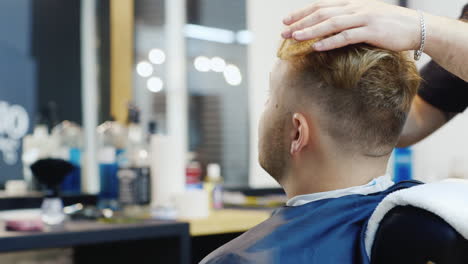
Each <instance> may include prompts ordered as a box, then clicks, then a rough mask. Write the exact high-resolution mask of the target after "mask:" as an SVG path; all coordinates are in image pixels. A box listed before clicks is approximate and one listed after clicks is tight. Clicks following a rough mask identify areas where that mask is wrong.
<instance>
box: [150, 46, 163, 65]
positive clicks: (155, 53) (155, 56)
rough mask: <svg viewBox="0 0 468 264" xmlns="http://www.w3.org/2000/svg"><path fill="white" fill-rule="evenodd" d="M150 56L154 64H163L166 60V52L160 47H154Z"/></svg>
mask: <svg viewBox="0 0 468 264" xmlns="http://www.w3.org/2000/svg"><path fill="white" fill-rule="evenodd" d="M148 58H149V60H150V61H151V63H153V64H163V63H164V62H165V61H166V53H164V51H162V50H160V49H152V50H151V51H150V52H149V55H148Z"/></svg>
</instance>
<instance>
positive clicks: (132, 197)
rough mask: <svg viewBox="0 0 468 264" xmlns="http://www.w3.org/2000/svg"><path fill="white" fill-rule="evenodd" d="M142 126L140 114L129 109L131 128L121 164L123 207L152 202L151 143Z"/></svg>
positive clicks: (133, 109) (119, 174) (120, 190)
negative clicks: (123, 160)
mask: <svg viewBox="0 0 468 264" xmlns="http://www.w3.org/2000/svg"><path fill="white" fill-rule="evenodd" d="M147 139H148V137H147V136H145V133H144V132H143V128H142V126H141V124H140V112H139V110H138V109H137V108H136V107H132V106H131V107H129V127H128V135H127V141H126V142H127V145H126V148H125V154H124V155H125V157H126V159H125V160H126V161H127V162H119V172H118V178H119V202H120V204H121V205H149V203H150V201H151V194H150V190H151V184H150V178H151V173H150V162H149V160H150V157H149V142H148V141H147Z"/></svg>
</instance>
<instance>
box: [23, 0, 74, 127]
mask: <svg viewBox="0 0 468 264" xmlns="http://www.w3.org/2000/svg"><path fill="white" fill-rule="evenodd" d="M32 2H33V5H32V20H33V32H32V55H33V57H34V58H35V60H36V62H37V103H38V108H39V109H43V108H44V107H46V106H47V105H48V104H49V103H50V102H55V104H56V106H57V110H58V111H57V112H58V115H57V117H56V119H57V120H55V121H53V122H58V121H60V120H70V121H73V122H76V123H79V124H81V123H82V120H81V119H82V118H81V50H80V49H81V42H80V5H81V1H80V0H67V1H63V0H34V1H32Z"/></svg>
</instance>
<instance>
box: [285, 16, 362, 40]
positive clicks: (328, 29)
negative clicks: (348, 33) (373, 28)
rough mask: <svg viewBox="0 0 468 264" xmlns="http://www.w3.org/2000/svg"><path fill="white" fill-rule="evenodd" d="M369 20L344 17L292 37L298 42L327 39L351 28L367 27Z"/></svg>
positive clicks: (312, 27) (327, 21) (328, 21)
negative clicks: (326, 37)
mask: <svg viewBox="0 0 468 264" xmlns="http://www.w3.org/2000/svg"><path fill="white" fill-rule="evenodd" d="M366 24H367V18H366V17H365V16H360V15H344V16H337V17H332V18H330V19H327V20H325V21H323V22H321V23H319V24H317V25H314V26H311V27H309V28H306V29H303V30H299V31H296V32H294V33H293V35H292V37H293V38H294V39H296V40H298V41H303V40H308V39H314V38H320V37H325V36H328V35H331V34H334V33H338V32H341V31H343V30H347V29H350V28H356V27H361V26H365V25H366Z"/></svg>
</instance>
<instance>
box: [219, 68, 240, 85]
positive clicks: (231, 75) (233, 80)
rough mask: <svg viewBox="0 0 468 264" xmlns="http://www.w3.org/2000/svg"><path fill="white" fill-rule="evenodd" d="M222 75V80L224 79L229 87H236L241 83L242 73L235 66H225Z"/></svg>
mask: <svg viewBox="0 0 468 264" xmlns="http://www.w3.org/2000/svg"><path fill="white" fill-rule="evenodd" d="M223 74H224V79H226V82H227V83H228V84H229V85H232V86H237V85H240V84H241V83H242V73H241V71H240V70H239V68H238V67H237V66H236V65H232V64H229V65H227V66H226V69H224V73H223Z"/></svg>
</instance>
